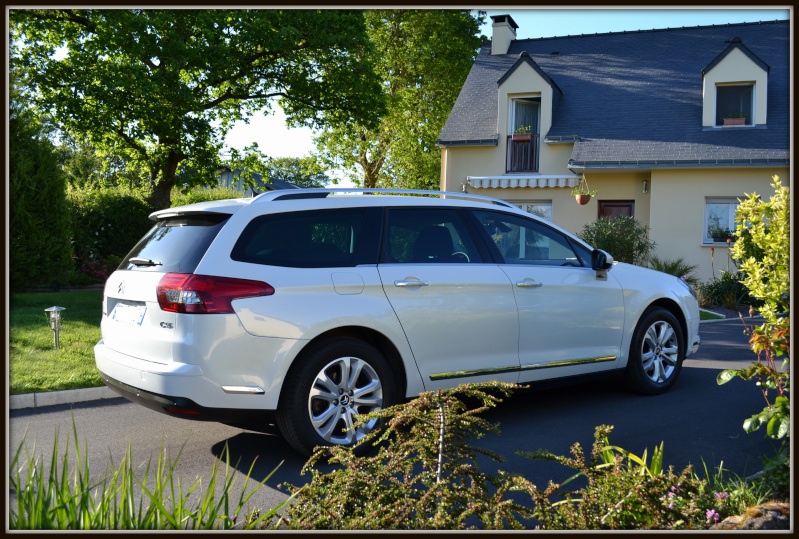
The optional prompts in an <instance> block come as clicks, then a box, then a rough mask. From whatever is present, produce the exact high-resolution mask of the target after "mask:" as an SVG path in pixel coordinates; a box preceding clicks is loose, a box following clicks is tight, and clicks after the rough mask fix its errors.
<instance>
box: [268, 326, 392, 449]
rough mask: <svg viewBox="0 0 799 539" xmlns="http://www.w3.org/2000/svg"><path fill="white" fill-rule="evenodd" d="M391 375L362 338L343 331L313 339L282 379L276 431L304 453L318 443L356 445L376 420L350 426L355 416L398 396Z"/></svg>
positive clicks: (381, 358) (384, 361)
mask: <svg viewBox="0 0 799 539" xmlns="http://www.w3.org/2000/svg"><path fill="white" fill-rule="evenodd" d="M353 374H356V375H357V376H353ZM393 380H394V376H392V372H391V368H390V367H389V365H388V363H387V362H386V360H385V359H384V358H383V356H382V354H381V353H380V352H379V351H378V350H377V349H376V348H375V347H374V346H372V345H370V344H368V343H366V342H364V341H360V340H358V339H353V338H347V337H342V338H336V339H333V340H330V341H324V342H321V343H319V344H316V345H311V347H309V348H308V349H307V350H306V351H304V352H303V353H302V354H301V356H300V357H298V358H297V360H296V362H295V368H292V369H291V370H290V372H289V374H288V376H287V377H286V381H285V382H284V384H283V390H282V392H281V397H280V404H279V405H278V411H277V424H278V427H279V428H280V432H281V433H282V434H283V437H284V438H285V439H286V441H287V442H288V443H289V444H291V446H293V447H294V448H295V449H296V450H297V451H298V452H300V453H302V454H303V455H310V454H311V453H312V452H313V449H314V447H316V446H318V445H328V446H332V445H348V446H351V445H354V444H355V443H356V442H357V441H358V440H360V439H361V438H363V437H364V436H365V435H366V433H367V432H369V431H370V430H372V429H374V428H375V427H376V426H377V421H375V420H373V421H370V422H369V423H367V424H365V425H361V426H360V427H359V428H358V429H357V430H351V429H349V430H348V427H351V426H352V423H353V421H354V418H355V417H356V416H357V415H360V414H365V413H368V412H372V411H376V410H379V409H381V408H387V407H389V406H391V405H392V404H394V403H396V402H397V397H396V394H397V392H396V388H395V387H394V383H393ZM369 449H370V448H369V447H363V448H359V450H360V451H362V452H363V453H365V452H367V451H369Z"/></svg>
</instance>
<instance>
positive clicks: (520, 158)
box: [505, 135, 538, 172]
mask: <svg viewBox="0 0 799 539" xmlns="http://www.w3.org/2000/svg"><path fill="white" fill-rule="evenodd" d="M512 137H513V136H512V135H508V152H507V154H506V158H505V172H538V135H533V136H532V140H531V141H530V142H525V143H522V142H513V138H512Z"/></svg>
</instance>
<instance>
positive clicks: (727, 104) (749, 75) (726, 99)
mask: <svg viewBox="0 0 799 539" xmlns="http://www.w3.org/2000/svg"><path fill="white" fill-rule="evenodd" d="M726 44H727V48H725V49H724V50H723V51H722V52H721V53H720V54H719V55H718V56H716V57H715V58H714V59H713V61H712V62H710V63H709V64H708V65H707V66H706V67H705V68H704V69H703V70H702V83H703V87H702V125H703V126H704V127H707V128H716V127H727V126H735V125H748V126H758V125H766V110H767V102H766V96H767V95H768V73H769V69H770V68H769V66H768V64H766V63H765V62H764V61H762V60H761V59H760V58H758V57H757V55H755V53H753V52H752V51H751V50H749V48H747V47H746V45H744V44H743V42H742V41H741V39H740V38H737V37H736V38H733V39H731V40H729V41H727V42H726Z"/></svg>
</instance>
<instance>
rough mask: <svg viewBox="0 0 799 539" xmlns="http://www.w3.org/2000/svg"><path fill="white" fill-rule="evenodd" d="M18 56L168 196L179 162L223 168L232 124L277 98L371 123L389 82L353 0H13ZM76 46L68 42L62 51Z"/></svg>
mask: <svg viewBox="0 0 799 539" xmlns="http://www.w3.org/2000/svg"><path fill="white" fill-rule="evenodd" d="M9 14H10V29H11V39H10V43H11V47H12V48H11V68H12V70H15V71H17V72H18V73H19V74H20V76H21V77H23V78H22V82H23V84H24V85H25V86H26V88H27V89H28V92H29V94H30V96H29V97H30V98H31V99H33V100H35V102H36V103H37V104H38V106H39V107H42V108H43V109H44V110H51V111H52V114H53V116H54V117H55V118H56V120H57V121H58V122H59V124H60V125H61V127H62V128H63V129H65V130H66V131H68V132H72V133H79V134H83V135H85V136H86V137H87V138H88V139H89V141H90V142H91V143H92V144H94V145H95V146H97V147H98V149H100V150H104V151H108V152H109V153H113V154H115V155H119V156H121V157H123V158H124V159H126V160H129V161H130V162H131V163H134V164H135V163H142V164H143V165H144V168H145V169H146V170H147V174H148V183H149V187H150V188H151V190H152V191H151V195H150V202H151V204H152V205H153V206H154V207H156V208H160V207H168V206H169V199H170V191H171V189H172V187H173V185H175V184H176V183H177V181H178V180H177V179H176V175H177V173H178V170H179V166H182V167H185V169H186V170H191V171H192V172H193V174H191V175H189V176H188V178H190V180H191V181H192V182H194V183H204V182H205V183H210V182H211V181H212V180H213V176H215V175H216V173H217V171H218V169H219V150H220V149H221V146H222V139H223V137H224V135H225V133H226V132H227V130H228V129H229V128H230V127H231V126H232V124H233V123H234V122H235V121H237V120H240V119H245V118H248V117H249V115H250V114H251V113H252V112H253V111H256V110H261V109H264V110H266V111H269V110H270V108H271V107H272V106H273V103H274V102H276V101H277V102H278V103H279V104H280V106H281V107H282V108H283V109H284V110H285V112H286V115H287V118H288V119H289V121H291V122H292V123H293V124H297V125H307V126H311V127H321V124H322V121H323V120H324V121H335V122H340V123H347V122H357V123H359V124H367V125H368V124H369V122H370V120H371V119H372V118H374V115H375V113H376V112H377V113H379V112H380V111H381V110H382V107H383V105H382V101H381V99H382V94H381V93H380V88H379V82H378V80H377V79H376V77H375V75H374V73H373V70H372V66H371V64H370V62H369V58H371V57H373V55H372V54H371V53H370V50H369V49H370V45H369V41H368V39H367V38H366V33H365V26H364V21H363V15H362V13H361V12H358V11H347V10H313V11H312V10H264V9H252V10H245V9H237V10H208V9H203V10H184V9H181V10H162V9H153V10H142V9H108V10H106V9H83V10H81V9H59V10H55V9H44V10H34V9H30V10H28V9H14V10H11V11H10V12H9ZM60 51H66V54H65V55H64V54H57V53H59V52H60Z"/></svg>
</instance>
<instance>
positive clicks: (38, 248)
mask: <svg viewBox="0 0 799 539" xmlns="http://www.w3.org/2000/svg"><path fill="white" fill-rule="evenodd" d="M12 80H13V77H12ZM10 94H11V102H10V114H9V125H8V132H9V144H8V146H9V155H8V157H9V181H8V184H9V186H8V196H9V200H10V204H9V208H8V209H9V216H8V231H9V233H8V253H9V259H10V260H9V282H10V285H11V288H12V289H21V288H29V287H31V286H33V285H48V286H55V287H58V286H60V285H63V284H65V283H66V281H67V278H68V276H69V274H70V272H71V271H72V267H73V264H72V258H71V251H70V245H69V233H70V218H69V212H68V209H67V200H66V192H65V188H66V179H65V177H64V174H63V173H62V171H61V166H60V161H59V158H58V153H57V151H56V148H55V146H54V145H53V143H52V142H51V141H50V139H49V137H48V135H49V132H48V126H47V124H46V123H45V122H42V121H41V120H40V118H38V117H37V115H36V114H34V112H33V111H32V110H31V109H29V108H26V107H23V106H22V104H21V102H20V100H19V96H18V94H17V90H16V85H15V84H11V86H10Z"/></svg>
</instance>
